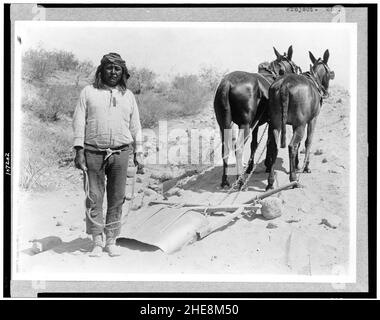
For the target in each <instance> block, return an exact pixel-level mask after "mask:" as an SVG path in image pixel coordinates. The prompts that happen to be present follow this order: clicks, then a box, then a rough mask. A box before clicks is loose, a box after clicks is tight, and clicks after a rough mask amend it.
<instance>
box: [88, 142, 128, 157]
mask: <svg viewBox="0 0 380 320" xmlns="http://www.w3.org/2000/svg"><path fill="white" fill-rule="evenodd" d="M130 146H132V143H130V144H124V145H122V146H119V147H112V148H106V149H103V148H99V147H95V146H93V145H90V144H87V143H85V147H84V148H85V150H87V151H91V152H95V153H96V152H99V153H104V152H105V153H106V156H105V158H104V161H106V160H107V159H108V158H109V157H110V156H111V155H113V154H115V153H116V154H120V152H121V151H124V150H126V149H128V148H129V147H130Z"/></svg>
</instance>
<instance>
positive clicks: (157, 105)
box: [137, 92, 178, 128]
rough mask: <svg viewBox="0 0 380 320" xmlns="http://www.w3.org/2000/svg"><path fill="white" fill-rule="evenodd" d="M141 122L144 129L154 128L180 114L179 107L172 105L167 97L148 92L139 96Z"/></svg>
mask: <svg viewBox="0 0 380 320" xmlns="http://www.w3.org/2000/svg"><path fill="white" fill-rule="evenodd" d="M137 103H138V105H139V112H140V121H141V126H142V127H143V128H153V127H155V126H156V125H157V124H158V121H160V120H167V119H168V118H170V117H172V116H173V114H176V113H177V112H178V107H177V106H176V105H174V104H172V103H170V102H169V101H168V100H167V99H166V98H165V96H163V95H160V94H156V93H154V92H147V93H145V94H141V95H139V96H137Z"/></svg>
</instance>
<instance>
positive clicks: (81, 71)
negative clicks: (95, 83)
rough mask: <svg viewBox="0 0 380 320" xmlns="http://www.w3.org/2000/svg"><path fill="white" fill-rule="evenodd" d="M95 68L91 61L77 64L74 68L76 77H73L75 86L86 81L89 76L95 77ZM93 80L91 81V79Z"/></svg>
mask: <svg viewBox="0 0 380 320" xmlns="http://www.w3.org/2000/svg"><path fill="white" fill-rule="evenodd" d="M95 70H96V68H95V66H94V65H93V64H92V62H91V61H87V60H85V61H82V62H80V63H79V64H78V66H77V68H76V73H77V74H76V76H75V86H76V87H78V86H79V83H80V81H81V80H84V79H88V78H89V77H90V76H91V74H94V76H95ZM91 80H93V79H91Z"/></svg>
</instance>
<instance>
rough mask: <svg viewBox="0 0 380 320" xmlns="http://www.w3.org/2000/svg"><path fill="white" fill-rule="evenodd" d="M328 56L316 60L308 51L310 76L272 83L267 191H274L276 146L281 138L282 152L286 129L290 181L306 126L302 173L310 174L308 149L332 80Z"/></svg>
mask: <svg viewBox="0 0 380 320" xmlns="http://www.w3.org/2000/svg"><path fill="white" fill-rule="evenodd" d="M329 56H330V53H329V51H328V50H326V51H325V53H324V54H323V59H321V58H319V59H316V58H315V57H314V55H313V54H312V53H311V52H310V51H309V57H310V60H311V62H312V63H313V65H310V72H305V73H301V74H299V75H295V74H287V75H284V76H282V77H280V78H278V79H277V80H275V81H274V82H273V83H272V85H271V87H270V88H269V107H268V112H269V132H268V162H269V164H270V165H269V166H270V170H269V171H270V172H269V176H268V186H267V190H268V189H272V188H273V183H274V164H275V162H276V159H277V154H278V145H279V140H280V134H281V148H285V147H286V125H287V124H288V125H291V126H292V127H293V136H292V139H291V141H290V143H289V146H288V150H289V180H290V181H291V182H292V181H296V180H297V174H296V170H297V169H299V160H298V149H299V146H300V143H301V141H302V138H303V136H304V134H305V129H306V126H307V137H306V141H305V158H304V164H303V172H307V173H310V172H311V170H310V167H309V164H310V148H311V143H312V140H313V135H314V130H315V126H316V122H317V117H318V114H319V112H320V110H321V107H322V102H323V99H324V98H325V97H326V96H327V95H328V89H329V83H330V80H332V79H334V77H335V74H334V71H331V70H330V68H329V66H328V65H327V62H328V60H329Z"/></svg>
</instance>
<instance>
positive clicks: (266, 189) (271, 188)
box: [265, 184, 274, 191]
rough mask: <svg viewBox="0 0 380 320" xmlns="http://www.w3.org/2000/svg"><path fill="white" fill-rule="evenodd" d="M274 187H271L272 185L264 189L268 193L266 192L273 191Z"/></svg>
mask: <svg viewBox="0 0 380 320" xmlns="http://www.w3.org/2000/svg"><path fill="white" fill-rule="evenodd" d="M273 189H274V187H273V184H272V185H269V184H268V185H267V187H266V188H265V191H268V190H273Z"/></svg>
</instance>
